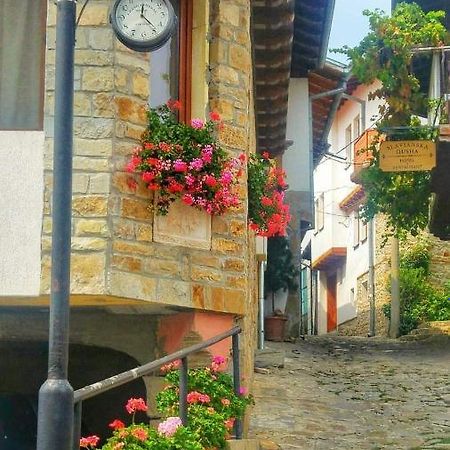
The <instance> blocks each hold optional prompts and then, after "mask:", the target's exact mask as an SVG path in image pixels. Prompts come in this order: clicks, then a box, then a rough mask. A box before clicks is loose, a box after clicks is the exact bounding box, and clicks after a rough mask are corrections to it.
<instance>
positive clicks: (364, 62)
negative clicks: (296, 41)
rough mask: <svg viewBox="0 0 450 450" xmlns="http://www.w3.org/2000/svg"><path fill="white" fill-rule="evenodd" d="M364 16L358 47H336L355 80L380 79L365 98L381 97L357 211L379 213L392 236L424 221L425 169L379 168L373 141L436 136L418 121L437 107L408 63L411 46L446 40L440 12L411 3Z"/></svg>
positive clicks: (427, 189)
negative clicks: (365, 32) (366, 27)
mask: <svg viewBox="0 0 450 450" xmlns="http://www.w3.org/2000/svg"><path fill="white" fill-rule="evenodd" d="M364 15H366V16H368V18H369V26H370V32H369V34H368V35H367V36H366V37H365V38H364V39H363V40H362V41H361V43H360V44H359V45H358V46H357V47H354V48H349V47H344V48H343V49H340V50H338V51H339V52H341V53H344V54H346V55H347V56H348V57H349V58H350V60H351V63H352V72H353V74H354V75H355V76H356V77H357V79H358V80H359V81H361V82H362V83H365V84H371V83H373V82H374V81H375V80H379V81H381V87H380V88H378V89H376V90H375V91H373V92H372V93H371V94H370V96H369V99H375V98H380V99H383V100H384V101H383V103H382V104H381V106H380V107H379V113H380V117H381V119H380V120H379V121H378V122H377V124H376V128H377V130H378V132H379V135H378V138H377V139H375V142H374V143H373V144H372V146H371V151H372V155H373V159H372V163H371V166H370V167H369V168H367V169H366V170H363V171H362V174H361V181H362V184H363V186H364V190H365V192H366V203H365V205H364V207H363V211H362V213H363V215H364V216H365V218H366V219H371V218H372V217H373V216H374V215H375V214H377V213H384V214H385V215H386V217H387V221H388V225H390V227H391V228H392V230H393V232H394V233H395V234H396V235H401V234H404V233H405V232H410V233H412V234H417V233H418V231H419V230H421V229H423V228H425V227H426V225H427V223H428V204H429V198H430V195H431V189H430V172H429V171H427V172H383V171H382V170H380V168H379V154H378V146H377V144H378V142H379V141H380V139H381V136H382V135H384V136H385V138H386V139H389V140H401V139H407V140H408V139H435V138H436V132H435V130H434V128H433V127H422V126H420V121H419V119H418V117H417V116H415V115H414V114H415V113H416V112H417V111H429V110H430V108H432V107H434V108H436V102H434V103H433V102H430V101H429V99H428V97H427V95H426V94H424V93H423V92H421V90H420V82H419V79H418V78H417V77H416V75H415V74H414V72H413V68H412V62H413V54H414V52H413V50H414V48H417V47H439V46H442V45H444V44H445V40H446V29H445V26H444V25H443V19H444V16H445V13H444V12H443V11H431V12H428V13H425V12H424V11H423V10H422V9H421V8H420V7H419V6H418V5H417V4H416V3H411V4H408V3H399V4H398V5H397V7H396V8H395V9H394V10H393V12H392V15H391V16H390V17H389V16H387V15H386V14H385V13H384V12H383V11H380V10H378V9H377V10H375V11H367V10H366V11H364ZM437 109H439V108H437Z"/></svg>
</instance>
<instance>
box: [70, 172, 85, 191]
mask: <svg viewBox="0 0 450 450" xmlns="http://www.w3.org/2000/svg"><path fill="white" fill-rule="evenodd" d="M88 186H89V176H88V175H86V174H84V173H74V174H73V176H72V192H73V193H74V194H86V192H87V190H88Z"/></svg>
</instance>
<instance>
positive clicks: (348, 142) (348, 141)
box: [345, 125, 353, 164]
mask: <svg viewBox="0 0 450 450" xmlns="http://www.w3.org/2000/svg"><path fill="white" fill-rule="evenodd" d="M352 140H353V135H352V126H351V125H349V126H348V127H347V128H346V129H345V153H346V157H347V163H348V164H350V163H351V162H352V152H353V148H352Z"/></svg>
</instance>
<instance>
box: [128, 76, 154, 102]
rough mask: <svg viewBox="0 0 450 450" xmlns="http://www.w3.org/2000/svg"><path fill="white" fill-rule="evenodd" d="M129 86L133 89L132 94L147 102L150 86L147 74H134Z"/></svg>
mask: <svg viewBox="0 0 450 450" xmlns="http://www.w3.org/2000/svg"><path fill="white" fill-rule="evenodd" d="M131 85H132V88H133V94H136V95H138V96H139V97H141V98H143V99H145V100H147V99H148V96H149V94H150V84H149V76H148V74H146V73H145V74H143V73H140V72H136V73H134V74H133V76H132V78H131Z"/></svg>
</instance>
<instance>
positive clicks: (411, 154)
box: [380, 141, 436, 172]
mask: <svg viewBox="0 0 450 450" xmlns="http://www.w3.org/2000/svg"><path fill="white" fill-rule="evenodd" d="M435 166H436V144H435V143H434V142H433V141H384V142H382V143H381V144H380V169H381V170H382V171H383V172H409V171H421V170H431V169H432V168H433V167H435Z"/></svg>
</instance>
